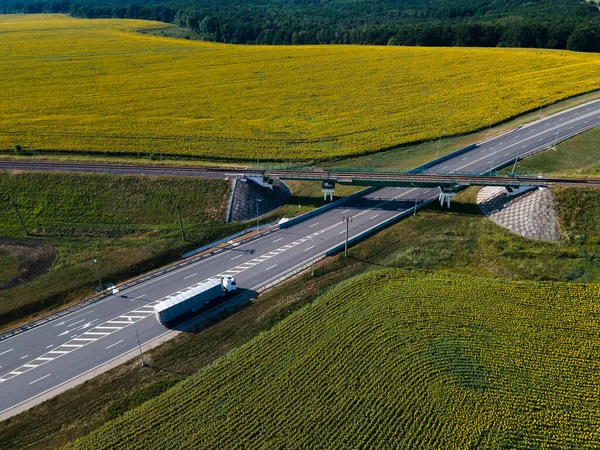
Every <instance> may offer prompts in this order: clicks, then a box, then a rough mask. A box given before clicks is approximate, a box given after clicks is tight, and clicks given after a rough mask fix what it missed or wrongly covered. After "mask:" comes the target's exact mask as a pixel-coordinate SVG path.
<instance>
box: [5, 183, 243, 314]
mask: <svg viewBox="0 0 600 450" xmlns="http://www.w3.org/2000/svg"><path fill="white" fill-rule="evenodd" d="M229 189H230V188H229V183H228V182H227V181H225V180H213V179H186V178H169V177H140V176H118V175H98V174H61V173H27V174H19V173H15V174H11V173H7V172H3V173H1V172H0V208H1V213H0V228H2V230H3V232H2V234H3V237H2V241H1V242H0V254H1V255H3V256H4V255H6V258H4V257H3V258H2V260H3V263H2V265H1V266H0V273H2V275H1V276H0V279H3V278H6V279H8V278H9V277H10V278H11V279H12V280H15V278H17V280H16V281H17V282H16V284H15V283H12V285H11V287H8V288H6V289H2V290H0V323H1V324H3V325H6V324H9V323H11V322H13V321H15V320H21V319H23V318H24V317H26V316H28V315H32V314H36V313H39V312H41V311H44V310H47V309H48V308H52V307H56V306H59V305H61V304H64V303H67V302H69V301H71V300H74V299H77V298H82V297H84V296H88V295H91V294H92V293H93V289H94V287H96V286H98V276H99V277H100V278H101V280H102V282H103V284H106V283H107V282H109V281H112V282H117V281H121V280H124V279H127V278H129V277H131V276H134V275H138V274H139V273H143V272H145V271H148V270H150V269H153V268H156V267H160V266H161V265H164V264H165V263H168V262H171V261H173V260H176V259H178V258H180V256H181V253H182V252H183V251H185V250H187V249H190V248H196V247H198V246H200V245H203V244H206V243H209V242H212V241H214V240H216V239H219V238H221V237H223V236H227V235H228V234H231V233H234V232H236V231H238V230H240V229H242V228H243V225H242V224H227V225H225V224H223V220H224V217H225V208H226V203H227V198H228V191H229ZM14 203H16V204H17V205H19V206H18V210H19V212H20V214H21V216H22V218H23V221H24V223H25V225H26V227H27V228H28V231H29V233H30V237H29V238H28V239H27V244H28V245H30V246H32V247H33V246H35V245H36V244H37V246H38V247H39V248H42V249H44V248H45V249H46V250H47V251H46V252H45V253H52V252H57V253H58V258H56V261H54V258H55V256H54V254H52V255H50V256H53V258H52V260H51V261H50V263H49V264H48V266H47V267H45V268H44V269H43V270H42V269H39V270H38V272H39V273H37V274H36V276H35V277H30V278H31V279H29V280H25V279H23V280H19V279H18V278H19V277H22V278H24V277H23V276H22V274H16V271H18V270H21V269H22V268H23V266H27V265H26V257H27V255H26V254H25V256H23V254H24V253H25V252H24V251H23V245H24V241H23V239H22V237H23V230H22V228H21V225H20V222H19V220H18V216H17V212H16V210H15V208H14V207H13V204H14ZM175 205H180V206H181V211H182V220H183V223H184V226H185V230H186V241H185V242H184V241H182V240H181V237H180V233H179V225H178V222H177V211H176V209H175ZM44 246H45V247H44ZM30 250H31V251H33V250H34V249H33V248H32V249H30ZM31 251H30V253H31ZM45 253H44V252H40V253H39V255H38V256H37V257H36V260H38V261H39V260H40V258H43V257H44V255H45ZM94 259H96V261H97V262H96V263H95V262H94ZM16 260H18V262H17V261H16ZM33 266H35V264H31V267H33ZM5 281H6V280H5Z"/></svg>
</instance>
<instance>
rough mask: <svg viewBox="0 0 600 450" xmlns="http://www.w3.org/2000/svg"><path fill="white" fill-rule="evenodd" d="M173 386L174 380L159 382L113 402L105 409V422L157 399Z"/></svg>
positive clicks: (175, 382)
mask: <svg viewBox="0 0 600 450" xmlns="http://www.w3.org/2000/svg"><path fill="white" fill-rule="evenodd" d="M175 384H177V381H176V380H168V379H167V380H159V381H157V382H156V383H154V384H151V385H150V386H148V387H145V388H144V389H140V390H138V391H135V392H133V393H132V394H130V395H128V396H127V397H123V398H119V399H117V400H115V401H113V402H112V403H111V404H110V405H108V408H106V420H111V419H115V418H117V417H119V416H122V415H123V414H125V413H126V412H127V411H129V410H130V409H133V408H135V407H137V406H140V405H141V404H142V403H144V402H146V401H148V400H151V399H153V398H154V397H158V396H159V395H160V394H162V393H163V392H165V391H166V390H167V389H169V388H170V387H172V386H174V385H175Z"/></svg>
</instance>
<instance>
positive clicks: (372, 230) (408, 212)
mask: <svg viewBox="0 0 600 450" xmlns="http://www.w3.org/2000/svg"><path fill="white" fill-rule="evenodd" d="M434 201H436V199H435V198H431V199H429V200H425V201H423V202H421V203H419V204H417V206H416V209H417V211H418V210H419V209H421V208H424V207H425V206H427V205H429V204H430V203H433V202H434ZM413 214H415V207H414V206H413V207H412V208H410V209H407V210H405V211H402V212H401V213H400V214H397V215H395V216H393V217H390V218H389V219H387V220H385V221H383V222H381V223H379V224H377V225H375V226H373V227H371V228H369V229H368V230H365V231H363V232H362V233H359V234H357V235H355V236H353V237H351V238H350V239H348V246H350V245H352V244H356V243H357V242H359V241H361V240H363V239H365V238H366V237H369V236H371V235H372V234H374V233H377V232H378V231H379V230H381V229H383V228H385V227H388V226H390V225H392V224H393V223H396V222H398V221H399V220H400V219H403V218H405V217H407V216H411V215H413ZM345 245H346V243H345V242H342V243H341V244H339V245H336V246H335V247H332V248H330V249H329V250H327V252H326V253H325V256H332V255H335V254H336V253H339V252H340V251H342V250H344V247H345Z"/></svg>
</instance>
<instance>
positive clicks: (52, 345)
mask: <svg viewBox="0 0 600 450" xmlns="http://www.w3.org/2000/svg"><path fill="white" fill-rule="evenodd" d="M50 347H54V344H50V345H48V346H46V348H50Z"/></svg>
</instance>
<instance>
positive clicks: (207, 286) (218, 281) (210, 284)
mask: <svg viewBox="0 0 600 450" xmlns="http://www.w3.org/2000/svg"><path fill="white" fill-rule="evenodd" d="M235 290H237V286H236V284H235V278H233V277H230V276H224V277H221V278H211V279H209V280H206V281H203V282H201V283H198V284H194V285H193V286H190V287H187V288H185V289H182V290H181V291H179V292H175V293H174V294H171V295H169V296H167V297H166V298H165V299H164V300H162V301H161V302H159V303H157V304H156V305H154V315H155V316H156V320H158V323H160V324H162V325H164V324H165V323H167V322H170V321H172V320H174V319H176V318H178V317H181V316H183V315H185V314H191V313H194V312H196V311H198V310H200V309H202V308H204V307H205V306H207V305H208V304H210V303H211V302H213V301H214V300H216V299H218V298H220V297H224V296H225V295H227V294H228V293H230V292H233V291H235Z"/></svg>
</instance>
